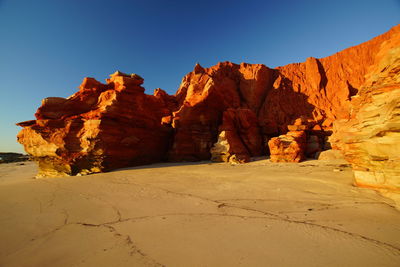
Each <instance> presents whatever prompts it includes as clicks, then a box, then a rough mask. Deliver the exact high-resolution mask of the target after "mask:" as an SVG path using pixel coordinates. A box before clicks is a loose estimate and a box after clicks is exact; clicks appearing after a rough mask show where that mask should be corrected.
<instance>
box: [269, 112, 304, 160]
mask: <svg viewBox="0 0 400 267" xmlns="http://www.w3.org/2000/svg"><path fill="white" fill-rule="evenodd" d="M308 128H309V125H308V124H307V120H306V119H304V118H303V117H301V118H298V119H296V120H295V121H294V124H293V125H289V126H288V130H289V132H288V133H287V134H284V135H280V136H278V137H274V138H271V140H269V141H268V146H269V151H270V153H271V161H272V162H300V161H302V160H304V159H305V158H306V150H307V133H306V130H308Z"/></svg>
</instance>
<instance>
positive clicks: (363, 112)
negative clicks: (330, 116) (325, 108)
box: [330, 31, 400, 206]
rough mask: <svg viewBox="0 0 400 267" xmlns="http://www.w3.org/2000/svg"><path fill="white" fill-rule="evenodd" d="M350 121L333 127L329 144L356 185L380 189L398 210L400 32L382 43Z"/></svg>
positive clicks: (399, 198)
mask: <svg viewBox="0 0 400 267" xmlns="http://www.w3.org/2000/svg"><path fill="white" fill-rule="evenodd" d="M351 104H352V106H351V118H350V119H348V120H338V121H336V122H335V123H334V133H333V135H332V136H331V138H330V139H331V142H332V143H333V144H335V148H336V149H340V150H341V151H342V152H343V154H344V157H345V159H346V160H347V161H348V162H350V163H351V164H352V166H353V170H354V178H355V184H356V185H358V186H363V187H371V188H375V189H379V190H380V191H381V192H383V193H384V194H386V195H390V196H393V197H395V198H396V199H397V201H398V205H399V206H400V195H399V193H400V32H399V31H397V32H395V33H394V36H393V37H392V38H391V39H390V40H388V41H386V42H384V43H383V44H382V46H381V50H380V51H379V53H377V55H376V57H375V63H374V64H373V66H372V67H371V69H370V72H369V74H368V75H367V76H366V81H365V83H364V84H363V86H361V88H360V90H359V93H358V94H357V95H355V96H354V97H353V99H352V103H351Z"/></svg>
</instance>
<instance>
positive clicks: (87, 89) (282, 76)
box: [18, 26, 400, 188]
mask: <svg viewBox="0 0 400 267" xmlns="http://www.w3.org/2000/svg"><path fill="white" fill-rule="evenodd" d="M399 32H400V26H396V27H394V28H393V29H391V30H390V31H389V32H387V33H385V34H383V35H381V36H378V37H376V38H374V39H372V40H370V41H368V42H366V43H363V44H361V45H358V46H355V47H351V48H348V49H346V50H343V51H341V52H339V53H336V54H334V55H332V56H330V57H326V58H322V59H316V58H312V57H310V58H308V59H307V60H306V62H303V63H294V64H289V65H287V66H283V67H278V68H276V69H270V68H268V67H266V66H264V65H262V64H246V63H242V64H240V65H238V64H234V63H231V62H223V63H218V64H217V65H215V66H213V67H210V68H203V67H202V66H200V65H199V64H197V65H196V66H195V68H194V70H193V71H192V72H190V73H189V74H187V75H186V76H185V77H184V78H183V80H182V83H181V85H180V87H179V89H178V91H177V92H176V94H175V95H168V94H167V93H166V92H164V91H163V90H161V89H157V90H155V92H154V95H146V94H144V88H143V87H142V86H141V84H142V83H143V79H142V78H141V77H140V76H138V75H135V74H132V75H127V74H124V73H120V72H116V73H115V74H113V75H111V78H110V79H107V83H106V84H102V83H100V82H98V81H96V80H95V79H93V78H85V80H84V81H83V83H82V85H81V87H80V90H79V91H78V92H77V93H75V94H74V95H72V96H70V97H69V98H67V99H63V98H54V97H52V98H47V99H45V100H43V103H42V106H41V107H40V108H39V109H38V111H37V113H36V114H35V115H36V120H33V121H28V122H22V123H19V124H18V125H20V126H22V127H23V128H24V129H23V130H22V131H21V132H20V133H19V134H18V141H19V142H20V143H22V144H23V145H24V147H25V150H26V151H27V152H28V153H29V154H31V155H32V156H33V157H34V158H35V159H36V160H37V161H38V162H39V166H40V174H41V175H52V176H54V175H65V174H68V175H71V174H77V173H90V172H99V171H107V170H111V169H115V168H120V167H126V166H133V165H138V164H145V163H151V162H158V161H163V160H170V161H193V160H208V159H210V158H212V159H213V160H216V161H230V162H246V161H248V160H249V159H250V158H251V157H254V156H259V155H264V154H267V153H268V149H269V148H268V146H267V143H268V141H269V140H270V139H271V138H273V137H277V136H279V135H284V134H286V133H287V132H288V126H289V128H290V125H292V124H293V122H295V121H296V120H297V119H299V118H302V120H304V121H307V125H308V126H307V127H308V128H307V132H306V133H305V134H306V135H308V137H307V136H304V133H301V134H300V135H301V138H300V139H301V142H300V141H299V142H300V143H298V146H295V147H296V149H295V150H291V151H292V152H293V151H295V153H299V154H296V155H298V156H295V157H294V160H293V161H297V160H301V159H302V158H304V155H308V156H312V155H313V154H315V153H316V152H318V151H319V150H321V148H322V147H324V146H325V147H327V145H329V144H324V142H325V141H326V137H327V136H329V135H330V134H331V132H332V130H333V128H332V125H333V123H334V122H339V121H340V122H342V123H344V124H346V126H343V127H345V128H344V129H353V128H354V127H356V128H357V127H361V126H356V125H360V124H365V121H366V120H365V119H360V118H361V117H362V116H364V118H365V116H366V115H361V114H368V112H370V110H372V109H375V110H387V111H385V114H388V115H387V116H389V117H387V118H386V119H385V120H375V119H376V118H375V117H374V116H375V115H374V116H373V118H371V121H370V122H371V123H369V124H372V125H376V127H378V128H379V127H381V126H377V125H378V124H379V125H381V124H382V125H383V124H385V123H386V124H387V125H386V126H382V127H383V129H386V130H382V131H381V132H380V133H379V134H377V135H374V136H375V137H380V138H384V139H381V140H388V138H389V137H390V138H391V140H392V141H390V142H391V144H393V142H394V143H396V142H397V141H396V140H397V139H396V138H398V137H397V136H396V134H397V132H398V129H399V127H398V125H397V116H398V112H397V111H396V110H397V109H396V108H393V105H394V104H386V102H382V101H383V99H384V100H386V99H392V102H390V103H398V102H399V101H398V98H397V97H398V93H397V90H396V88H397V87H398V76H397V75H398V67H396V66H397V65H396V64H397V61H396V60H397V59H396V58H398V55H399V51H398V50H396V47H397V48H398V46H399V45H398V42H399ZM388 55H389V56H388ZM390 55H391V56H390ZM396 86H397V87H396ZM379 92H381V93H379ZM396 101H397V102H396ZM365 103H370V104H371V105H372V106H367V105H364V104H365ZM359 113H360V115H356V114H359ZM375 113H379V112H377V111H376V112H375ZM376 116H377V115H376ZM383 121H385V122H383ZM366 124H367V125H364V126H365V127H364V126H362V127H361V128H357V131H360V132H363V131H365V132H366V133H368V134H370V132H371V131H375V132H379V131H377V130H374V129H375V128H374V127H375V126H371V125H369V126H368V123H366ZM337 125H338V126H335V129H339V128H340V127H339V124H337ZM349 125H351V126H349ZM367 126H368V127H370V128H368V127H367ZM352 127H353V128H352ZM371 127H372V128H374V129H372V128H371ZM388 129H389V130H388ZM352 131H354V130H340V131H336V132H335V135H334V136H333V137H332V138H331V139H330V140H331V142H332V144H333V146H334V147H335V148H340V149H342V150H343V151H344V153H345V155H347V158H348V159H349V161H350V162H352V163H353V165H354V166H355V168H356V169H357V166H360V168H361V167H362V168H363V170H365V169H368V171H369V170H371V169H374V168H375V169H377V170H380V169H382V168H386V172H387V173H389V172H390V173H391V174H390V177H394V176H392V174H393V173H397V172H396V170H398V168H399V167H398V165H396V163H395V162H396V161H395V160H393V159H394V158H395V157H394V156H393V155H394V154H395V152H393V153H394V154H393V155H392V156H387V157H386V158H385V157H384V159H383V160H380V159H382V157H375V158H376V159H378V160H372V161H371V160H360V159H358V158H359V155H360V154H358V153H361V152H359V151H361V150H362V148H361V145H360V146H355V145H351V146H350V144H354V143H355V142H354V141H351V139H348V137H346V135H345V134H344V132H352ZM342 133H343V134H342ZM368 134H367V135H365V136H364V137H362V138H364V139H362V138H361V137H360V138H358V137H357V138H358V139H357V140H361V139H362V140H369V139H370V137H371V136H370V135H368ZM353 135H354V134H352V136H353ZM288 136H292V137H293V134H290V133H289V134H288ZM335 136H336V137H335ZM375 137H374V138H375ZM285 138H286V137H284V136H282V138H280V139H274V140H277V141H274V142H272V141H271V142H270V143H271V144H272V143H273V144H275V143H276V144H275V145H276V146H275V147H276V148H278V151H281V152H279V153H278V152H277V154H275V155H278V154H282V155H284V154H285V155H292V154H291V153H292V152H290V153H289V152H288V150H286V148H287V147H289V146H290V144H287V142H288V140H287V138H286V139H285ZM346 138H347V139H346ZM390 138H389V139H390ZM292 139H296V138H292ZM297 139H298V138H297ZM297 139H296V140H297ZM300 139H299V140H300ZM296 140H295V141H296ZM346 140H349V141H346ZM376 140H378V139H376ZM393 140H394V141H393ZM278 141H279V142H278ZM297 141H298V140H297ZM297 141H296V142H297ZM285 142H286V143H285ZM357 142H358V141H357ZM363 142H364V141H363ZM363 142H361V141H360V142H359V143H360V144H361V143H363ZM390 142H389V143H390ZM364 143H365V144H367V143H368V144H369V146H372V147H375V149H377V150H380V149H381V147H380V144H381V143H382V141H376V142H375V143H371V142H370V141H368V142H364ZM397 144H398V142H397ZM286 145H289V146H286ZM351 151H353V152H351ZM362 153H364V152H362ZM368 153H369V152H368ZM375 154H379V153H375ZM375 154H374V155H375ZM351 155H355V156H351ZM363 155H364V154H363ZM368 155H369V154H368ZM290 157H291V156H290ZM290 157H281V156H279V157H275V158H276V160H277V161H279V159H282V160H284V161H287V159H288V158H290ZM366 157H367V156H362V157H361V158H366ZM368 157H369V156H368ZM361 161H362V162H361ZM376 162H379V164H378V163H376ZM372 163H373V164H375V165H376V164H377V165H376V167H373V168H372V167H370V164H372ZM385 164H387V165H385ZM383 165H384V166H383ZM385 166H386V167H385ZM392 169H393V171H389V170H392ZM357 170H358V169H357ZM396 175H397V174H396ZM385 179H387V178H385ZM390 179H391V178H390ZM395 180H396V181H398V178H395ZM357 181H359V180H357ZM385 181H386V180H385ZM385 183H386V182H383V184H385ZM375 185H376V183H372V185H371V186H375ZM393 186H394V187H395V188H398V184H396V183H395V184H394V185H393Z"/></svg>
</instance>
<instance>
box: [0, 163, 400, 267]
mask: <svg viewBox="0 0 400 267" xmlns="http://www.w3.org/2000/svg"><path fill="white" fill-rule="evenodd" d="M36 171H37V169H36V166H35V164H34V163H32V162H28V163H25V164H24V165H20V163H10V164H2V165H0V214H1V216H0V266H400V213H399V212H398V211H397V210H396V209H394V208H393V203H392V202H391V200H387V199H385V198H383V197H381V196H380V195H379V194H377V193H375V192H374V191H372V190H368V189H362V188H356V187H353V186H352V174H351V170H350V168H348V167H346V166H344V165H340V164H339V163H337V162H322V161H307V162H303V163H300V164H277V163H275V164H274V163H270V162H268V160H265V159H264V160H259V161H255V162H252V163H249V164H244V165H229V164H215V163H213V164H211V163H208V162H200V163H196V164H193V163H190V164H172V163H165V164H155V165H148V166H141V167H137V168H130V169H123V170H117V171H114V172H110V173H102V174H95V175H89V176H81V177H66V178H47V179H32V178H33V177H34V175H35V173H36Z"/></svg>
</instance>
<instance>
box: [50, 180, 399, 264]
mask: <svg viewBox="0 0 400 267" xmlns="http://www.w3.org/2000/svg"><path fill="white" fill-rule="evenodd" d="M111 182H112V183H114V181H111ZM48 183H51V182H48ZM119 184H121V183H119ZM124 184H125V183H124ZM126 184H129V185H133V186H139V187H148V188H152V189H156V190H161V191H164V192H165V193H167V194H174V195H179V196H184V197H190V198H196V199H200V200H203V201H206V202H212V203H214V204H216V206H217V208H224V207H229V208H233V209H240V210H245V211H250V212H255V213H260V214H263V215H264V216H245V215H234V214H219V213H197V214H196V213H169V214H159V215H152V216H142V217H131V218H122V215H121V213H120V211H119V210H118V208H116V207H115V206H114V205H112V204H110V203H108V202H106V201H104V200H102V199H100V198H98V197H94V196H90V195H86V196H87V197H88V200H91V199H92V198H93V199H98V200H100V201H102V202H103V203H106V204H107V205H109V206H111V207H112V208H113V209H114V210H115V211H116V214H117V216H116V217H117V219H116V220H113V221H109V222H105V223H101V224H90V223H82V222H76V223H67V221H68V220H67V219H66V220H65V223H66V224H64V225H62V226H61V227H57V228H56V229H54V230H52V231H50V232H48V233H47V234H45V235H48V234H52V233H54V232H56V231H58V230H60V229H61V228H62V227H64V226H65V225H70V224H80V225H83V226H89V227H100V226H104V227H111V228H112V229H113V231H115V233H118V232H117V231H116V230H115V228H114V227H112V225H113V224H117V223H123V222H127V221H135V220H142V219H149V218H155V217H160V216H196V215H197V216H226V217H240V218H253V219H255V218H257V219H260V218H262V219H275V220H280V221H285V222H287V223H294V224H302V225H307V226H311V227H318V228H321V229H324V230H330V231H334V232H337V233H341V234H345V235H347V236H351V237H353V238H358V239H361V240H364V241H367V242H371V243H374V244H375V245H378V246H381V247H383V248H386V249H388V250H390V251H391V252H394V253H395V254H400V248H398V247H396V246H394V245H391V244H389V243H385V242H382V241H379V240H376V239H373V238H370V237H367V236H364V235H361V234H357V233H353V232H348V231H345V230H341V229H337V228H334V227H331V226H326V225H321V224H317V223H314V222H312V221H309V220H297V219H292V218H290V217H289V216H288V215H286V214H275V213H272V212H268V211H264V210H259V209H254V208H251V207H246V206H238V205H234V204H231V203H228V202H225V201H227V200H224V201H222V200H213V199H209V198H206V197H202V196H197V195H193V194H191V193H183V192H174V191H171V190H168V189H165V188H161V187H157V186H153V185H149V184H138V183H133V182H130V181H127V183H126ZM57 186H58V187H59V188H61V187H60V186H59V185H57ZM63 189H64V190H66V191H69V192H73V191H71V190H68V189H65V188H63ZM73 193H76V192H73ZM82 195H83V194H82ZM384 204H385V203H384ZM128 237H129V236H128ZM129 238H130V237H129ZM128 243H129V242H128ZM132 249H133V248H132ZM135 249H136V248H135ZM139 251H140V250H139ZM136 252H137V251H136ZM137 253H139V252H137ZM139 254H140V253H139ZM140 255H141V254H140ZM144 255H145V254H144ZM157 264H159V263H157ZM159 265H160V266H162V264H159Z"/></svg>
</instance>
